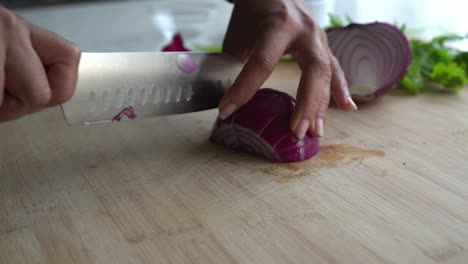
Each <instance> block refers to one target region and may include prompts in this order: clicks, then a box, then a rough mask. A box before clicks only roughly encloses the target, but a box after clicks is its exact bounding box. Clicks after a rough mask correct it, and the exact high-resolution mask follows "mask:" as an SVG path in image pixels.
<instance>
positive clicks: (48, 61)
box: [0, 7, 81, 122]
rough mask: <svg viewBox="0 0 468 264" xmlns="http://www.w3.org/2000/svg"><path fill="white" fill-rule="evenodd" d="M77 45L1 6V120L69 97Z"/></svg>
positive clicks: (77, 56) (61, 101)
mask: <svg viewBox="0 0 468 264" xmlns="http://www.w3.org/2000/svg"><path fill="white" fill-rule="evenodd" d="M80 54H81V52H80V49H79V48H78V47H77V46H75V45H74V44H72V43H70V42H69V41H67V40H65V39H63V38H61V37H60V36H58V35H57V34H55V33H52V32H50V31H47V30H46V29H43V28H41V27H39V26H36V25H33V24H31V23H30V22H28V21H26V20H25V19H23V18H21V17H19V16H17V15H15V14H14V13H13V12H11V11H10V10H8V9H6V8H3V7H0V69H1V70H0V122H5V121H10V120H14V119H18V118H20V117H22V116H24V115H27V114H31V113H35V112H37V111H40V110H43V109H44V108H46V107H51V106H55V105H58V104H61V103H64V102H65V101H68V100H69V99H70V97H71V96H72V95H73V92H74V90H75V86H76V82H77V75H78V64H79V61H80Z"/></svg>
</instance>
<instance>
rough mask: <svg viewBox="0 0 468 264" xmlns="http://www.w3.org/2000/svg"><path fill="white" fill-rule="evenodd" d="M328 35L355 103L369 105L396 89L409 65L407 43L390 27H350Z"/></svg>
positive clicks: (337, 29)
mask: <svg viewBox="0 0 468 264" xmlns="http://www.w3.org/2000/svg"><path fill="white" fill-rule="evenodd" d="M327 35H328V43H329V46H330V49H331V51H332V53H333V55H335V57H336V58H337V60H338V61H339V62H340V65H341V67H342V69H343V71H344V73H345V77H346V80H347V82H348V85H349V89H350V92H351V95H352V97H353V99H354V100H355V101H356V102H358V103H364V102H370V101H372V100H374V99H376V98H378V97H380V96H383V95H385V94H386V93H388V92H389V91H390V90H392V89H393V88H395V87H396V86H397V85H398V84H399V83H400V81H401V80H402V79H403V77H404V76H405V74H406V72H407V70H408V67H409V65H410V62H411V49H410V44H409V41H408V39H407V38H406V36H405V34H404V33H403V32H402V31H401V30H400V29H399V28H397V27H395V26H393V25H391V24H387V23H382V22H375V23H370V24H350V25H349V26H347V27H343V28H334V29H331V30H329V31H328V32H327Z"/></svg>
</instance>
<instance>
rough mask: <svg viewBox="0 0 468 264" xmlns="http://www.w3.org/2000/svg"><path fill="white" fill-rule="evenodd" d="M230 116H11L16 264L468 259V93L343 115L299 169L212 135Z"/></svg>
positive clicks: (0, 167)
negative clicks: (114, 119) (71, 121)
mask: <svg viewBox="0 0 468 264" xmlns="http://www.w3.org/2000/svg"><path fill="white" fill-rule="evenodd" d="M298 73H299V72H298V70H297V68H296V66H294V65H293V64H282V65H281V66H280V67H279V68H278V69H277V71H276V72H275V74H274V76H273V77H272V78H271V79H270V80H269V81H268V82H267V84H266V85H265V87H272V88H276V89H281V90H285V91H288V92H291V93H292V92H293V91H295V88H296V87H297V80H298V76H299V75H298ZM216 113H217V112H216V110H213V111H207V112H202V113H193V114H188V115H181V116H173V117H167V118H160V119H151V120H143V121H136V122H123V123H119V124H106V125H96V126H89V127H67V126H66V124H65V122H64V120H63V117H62V116H61V113H60V110H59V109H57V108H56V109H50V110H47V111H45V112H42V113H39V114H36V115H32V116H29V117H27V118H23V119H21V120H18V121H16V122H11V123H7V124H2V125H0V263H427V264H432V263H447V264H454V263H467V261H468V114H467V113H468V90H466V89H465V90H464V91H462V92H460V93H459V94H456V95H420V96H414V97H412V96H400V95H391V96H387V97H385V98H384V99H383V100H381V101H380V102H379V103H378V104H375V105H372V106H369V107H363V108H361V109H360V110H359V111H357V112H354V113H344V112H341V111H339V110H337V109H330V111H329V112H328V119H327V126H326V131H325V134H326V135H325V137H324V138H323V139H322V140H321V145H322V149H321V152H320V154H319V155H318V156H317V157H315V158H313V159H311V160H309V161H306V162H302V163H295V164H289V165H278V164H273V163H270V162H266V161H264V160H261V159H258V158H256V157H251V156H248V155H245V154H241V153H236V152H232V151H230V150H227V149H224V148H222V147H219V146H216V145H213V144H211V143H209V142H208V140H207V139H208V136H209V132H210V130H211V127H212V124H213V121H214V119H215V117H216Z"/></svg>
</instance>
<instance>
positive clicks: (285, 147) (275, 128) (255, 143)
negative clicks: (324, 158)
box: [210, 88, 320, 163]
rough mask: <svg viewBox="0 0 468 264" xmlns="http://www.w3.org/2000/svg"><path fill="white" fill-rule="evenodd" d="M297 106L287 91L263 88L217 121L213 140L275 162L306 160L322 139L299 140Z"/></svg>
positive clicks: (317, 150) (306, 138)
mask: <svg viewBox="0 0 468 264" xmlns="http://www.w3.org/2000/svg"><path fill="white" fill-rule="evenodd" d="M295 106H296V101H295V99H294V98H293V97H291V96H290V95H288V94H286V93H284V92H280V91H277V90H273V89H270V88H264V89H260V90H259V91H258V92H257V93H256V94H255V95H254V97H253V98H252V99H251V100H250V101H249V102H248V103H247V104H245V105H244V106H243V107H241V108H240V109H238V110H237V111H236V112H235V113H233V114H232V115H231V116H230V117H229V118H227V119H226V120H221V119H219V118H218V119H217V120H216V122H215V124H214V127H213V130H212V132H211V136H210V140H211V141H212V142H215V143H217V144H220V145H223V146H225V147H228V148H231V149H234V150H237V151H243V152H247V153H251V154H253V155H256V156H260V157H263V158H265V159H268V160H272V161H275V162H281V163H292V162H298V161H304V160H307V159H309V158H311V157H313V156H315V155H316V154H317V153H318V152H319V148H320V147H319V141H318V139H317V138H316V137H312V136H310V135H306V136H305V138H304V139H302V140H300V139H298V138H297V137H296V136H295V135H294V134H293V133H292V132H291V130H290V129H289V121H290V117H291V114H292V111H293V109H294V107H295Z"/></svg>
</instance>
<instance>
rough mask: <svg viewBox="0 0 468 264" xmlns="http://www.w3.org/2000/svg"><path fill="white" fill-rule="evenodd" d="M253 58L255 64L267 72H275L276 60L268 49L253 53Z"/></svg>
mask: <svg viewBox="0 0 468 264" xmlns="http://www.w3.org/2000/svg"><path fill="white" fill-rule="evenodd" d="M251 60H252V62H253V63H254V64H255V65H257V66H258V67H259V68H260V69H262V70H264V71H266V72H273V70H274V69H275V66H276V60H275V59H274V57H273V55H272V54H271V53H270V52H268V51H262V52H259V53H257V54H255V55H253V56H252V58H251Z"/></svg>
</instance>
